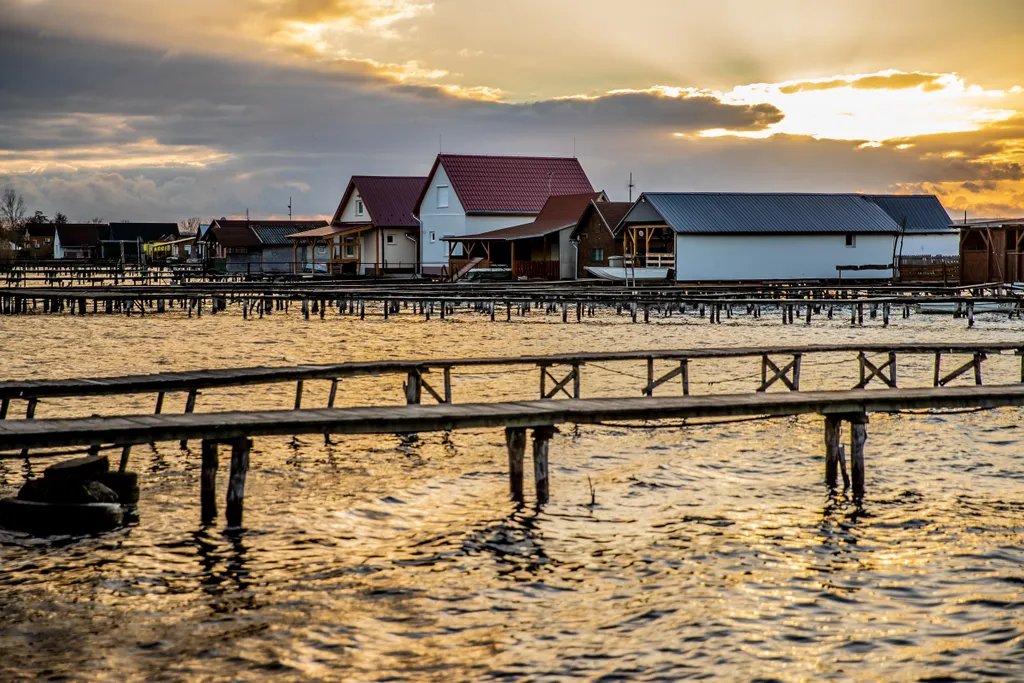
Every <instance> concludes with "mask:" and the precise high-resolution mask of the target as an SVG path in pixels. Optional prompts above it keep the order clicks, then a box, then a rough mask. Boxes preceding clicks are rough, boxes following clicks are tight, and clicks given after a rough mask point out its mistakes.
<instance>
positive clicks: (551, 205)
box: [444, 192, 604, 242]
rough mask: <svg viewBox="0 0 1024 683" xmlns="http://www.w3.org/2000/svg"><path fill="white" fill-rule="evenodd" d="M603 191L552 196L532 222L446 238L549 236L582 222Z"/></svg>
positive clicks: (450, 240)
mask: <svg viewBox="0 0 1024 683" xmlns="http://www.w3.org/2000/svg"><path fill="white" fill-rule="evenodd" d="M603 194H604V193H603V192H588V193H586V194H570V195H558V196H552V197H548V200H547V202H545V204H544V208H542V209H541V210H540V213H539V214H538V215H537V220H535V221H533V222H532V223H524V224H522V225H513V226H512V227H509V228H501V229H499V230H491V231H490V232H482V233H479V234H477V235H466V236H465V237H446V238H444V239H445V240H447V241H449V242H461V241H463V240H467V239H470V240H471V239H479V240H484V241H487V240H517V239H524V238H527V237H540V236H541V235H549V234H551V233H553V232H557V231H559V230H564V229H565V228H571V227H573V226H575V225H576V223H577V222H579V219H580V217H581V216H582V215H583V212H584V211H585V210H586V208H587V206H589V205H590V202H591V201H595V200H597V199H599V198H601V197H602V196H603Z"/></svg>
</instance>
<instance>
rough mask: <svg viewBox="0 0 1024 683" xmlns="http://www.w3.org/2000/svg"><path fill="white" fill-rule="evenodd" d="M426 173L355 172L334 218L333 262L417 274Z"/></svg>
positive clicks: (362, 271)
mask: <svg viewBox="0 0 1024 683" xmlns="http://www.w3.org/2000/svg"><path fill="white" fill-rule="evenodd" d="M426 182H427V179H426V178H423V177H407V176H352V179H351V180H350V181H349V183H348V186H347V187H346V188H345V194H344V195H342V198H341V202H340V203H339V204H338V210H337V211H336V212H335V214H334V218H333V219H332V220H331V228H333V229H334V232H333V233H332V234H331V235H330V238H331V239H332V240H333V242H334V246H333V247H332V248H333V251H334V252H336V253H334V254H332V259H331V260H332V261H333V262H335V263H337V264H339V265H340V267H341V269H342V271H343V272H344V271H345V269H350V268H351V269H354V271H355V272H356V273H358V274H359V275H373V274H385V273H415V272H416V271H417V264H418V260H419V240H420V226H419V222H418V221H417V220H416V218H414V217H413V209H414V208H415V206H416V202H417V201H418V200H419V198H420V195H421V194H422V192H423V186H424V184H425V183H426Z"/></svg>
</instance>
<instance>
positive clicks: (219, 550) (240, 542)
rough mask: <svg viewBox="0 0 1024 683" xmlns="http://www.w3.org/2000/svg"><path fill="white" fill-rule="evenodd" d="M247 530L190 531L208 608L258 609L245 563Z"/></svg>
mask: <svg viewBox="0 0 1024 683" xmlns="http://www.w3.org/2000/svg"><path fill="white" fill-rule="evenodd" d="M245 537H246V531H245V530H244V529H239V528H230V529H224V530H223V531H221V532H220V533H217V532H216V531H214V529H212V528H211V527H202V528H200V529H198V530H197V531H195V532H193V533H192V543H193V545H194V549H195V552H196V557H197V558H198V560H199V567H200V570H201V573H200V580H199V583H200V585H201V586H202V589H203V592H204V593H205V594H206V595H207V596H209V597H210V598H211V600H210V608H211V609H212V610H213V611H214V612H217V613H232V612H238V611H243V610H254V609H258V608H259V604H258V603H257V601H256V595H255V593H253V592H251V591H250V587H251V582H250V577H249V569H248V566H247V565H248V563H247V554H248V552H249V548H248V546H247V545H246V543H245Z"/></svg>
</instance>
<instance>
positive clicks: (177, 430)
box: [0, 385, 1024, 526]
mask: <svg viewBox="0 0 1024 683" xmlns="http://www.w3.org/2000/svg"><path fill="white" fill-rule="evenodd" d="M1009 406H1024V385H1012V386H973V387H939V388H924V389H890V390H885V391H871V392H867V391H861V390H846V391H820V392H791V393H775V394H767V393H754V394H733V395H718V396H683V397H674V398H670V397H666V398H613V399H586V400H580V399H573V400H567V401H549V400H542V401H525V402H512V403H484V404H457V405H455V404H439V405H429V406H426V405H406V406H387V407H366V408H346V409H320V410H284V411H260V412H228V413H207V414H187V415H147V416H120V417H90V418H78V419H57V420H8V421H0V458H8V459H10V458H23V457H26V454H27V453H28V452H29V450H30V449H39V448H66V447H73V446H87V447H89V449H90V450H91V451H92V452H98V450H99V449H100V448H102V447H104V446H106V445H111V446H114V447H117V448H121V449H122V459H121V469H122V471H123V470H124V469H125V467H126V466H127V464H128V457H129V453H130V449H131V446H133V445H137V444H145V443H156V442H164V441H182V442H184V441H187V440H191V439H200V440H202V444H203V447H202V454H203V465H202V468H203V473H202V478H201V482H202V491H201V500H202V516H203V519H204V520H206V521H211V520H212V519H213V517H214V516H215V514H216V504H215V502H214V501H215V488H214V487H215V481H216V470H217V467H218V454H217V451H218V446H219V445H220V444H229V445H230V446H231V448H232V456H231V472H230V483H229V490H228V496H227V508H226V516H227V521H228V524H229V525H234V526H237V525H240V524H241V523H242V517H243V505H244V495H245V479H246V474H247V472H248V469H249V455H250V451H251V448H252V439H253V438H254V437H265V436H283V435H299V434H334V435H345V434H407V433H415V432H431V431H448V430H460V429H474V428H477V429H479V428H498V427H504V428H505V435H506V443H507V446H508V455H509V475H510V482H509V490H510V492H511V494H512V496H513V498H514V499H515V500H517V501H522V499H523V469H524V468H523V459H524V453H525V447H526V441H527V430H528V429H529V430H532V432H533V438H534V444H533V459H534V473H535V485H536V498H537V502H538V504H544V503H546V502H547V501H548V498H549V491H550V482H549V476H548V458H549V443H550V440H551V438H552V436H553V434H554V433H555V432H556V429H557V427H558V426H559V425H563V424H577V425H592V424H606V423H616V424H621V423H622V422H623V421H632V422H634V423H635V422H640V423H648V422H649V421H656V420H669V419H682V420H689V419H701V418H742V417H751V416H763V417H788V416H796V415H806V414H820V415H822V416H824V418H825V438H824V443H825V449H824V450H825V477H826V482H827V483H828V485H829V486H831V487H833V488H834V487H837V486H838V484H839V481H838V478H839V472H840V471H841V472H842V473H843V480H844V483H845V484H847V485H852V490H853V497H854V500H855V501H858V502H860V501H862V500H863V496H864V491H865V455H864V448H865V443H866V441H867V427H866V425H867V423H868V420H869V415H870V414H871V413H875V412H900V411H906V410H927V409H930V410H937V409H957V408H960V409H963V408H969V409H989V408H999V407H1009ZM844 421H845V422H848V423H849V424H850V435H851V438H850V468H849V470H850V475H847V467H846V458H845V451H844V449H843V446H842V445H841V444H840V441H841V436H840V435H841V429H842V423H843V422H844ZM851 480H852V481H851Z"/></svg>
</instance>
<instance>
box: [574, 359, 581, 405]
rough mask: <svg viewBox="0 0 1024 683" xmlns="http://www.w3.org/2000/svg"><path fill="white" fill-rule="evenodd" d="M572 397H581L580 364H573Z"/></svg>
mask: <svg viewBox="0 0 1024 683" xmlns="http://www.w3.org/2000/svg"><path fill="white" fill-rule="evenodd" d="M572 397H573V398H579V397H580V364H579V363H573V364H572Z"/></svg>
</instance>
